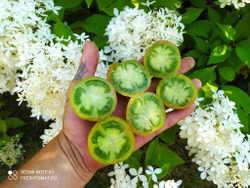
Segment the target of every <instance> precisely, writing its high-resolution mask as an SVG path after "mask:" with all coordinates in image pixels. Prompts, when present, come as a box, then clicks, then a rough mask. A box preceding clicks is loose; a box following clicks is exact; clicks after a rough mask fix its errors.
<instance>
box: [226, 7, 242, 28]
mask: <svg viewBox="0 0 250 188" xmlns="http://www.w3.org/2000/svg"><path fill="white" fill-rule="evenodd" d="M239 13H240V11H239V10H238V9H233V10H232V11H231V12H230V13H229V14H228V15H227V17H226V18H225V20H224V21H223V24H224V25H233V24H234V23H235V22H236V21H237V20H238V19H239Z"/></svg>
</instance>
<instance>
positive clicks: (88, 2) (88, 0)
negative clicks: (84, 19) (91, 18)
mask: <svg viewBox="0 0 250 188" xmlns="http://www.w3.org/2000/svg"><path fill="white" fill-rule="evenodd" d="M92 2H93V0H86V3H87V6H88V8H89V7H90V5H91V4H92Z"/></svg>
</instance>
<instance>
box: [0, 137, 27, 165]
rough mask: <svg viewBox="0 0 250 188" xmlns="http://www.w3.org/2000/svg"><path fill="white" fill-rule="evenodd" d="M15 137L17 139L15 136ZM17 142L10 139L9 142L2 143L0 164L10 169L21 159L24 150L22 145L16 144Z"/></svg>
mask: <svg viewBox="0 0 250 188" xmlns="http://www.w3.org/2000/svg"><path fill="white" fill-rule="evenodd" d="M16 137H18V136H17V135H16ZM18 141H19V140H16V139H13V138H12V139H11V142H5V141H2V142H3V144H4V146H1V149H0V162H1V163H4V164H6V165H8V166H9V167H12V166H13V165H14V164H16V163H17V162H18V159H19V158H21V157H22V155H23V152H24V150H22V148H23V146H22V144H18Z"/></svg>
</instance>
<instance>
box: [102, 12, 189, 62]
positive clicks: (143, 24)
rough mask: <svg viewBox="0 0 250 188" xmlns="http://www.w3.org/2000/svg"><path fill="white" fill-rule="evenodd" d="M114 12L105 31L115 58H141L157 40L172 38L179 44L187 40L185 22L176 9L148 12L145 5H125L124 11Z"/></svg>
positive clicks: (117, 59) (118, 60)
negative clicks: (140, 6) (144, 7)
mask: <svg viewBox="0 0 250 188" xmlns="http://www.w3.org/2000/svg"><path fill="white" fill-rule="evenodd" d="M114 14H115V17H114V18H112V20H111V21H110V22H109V25H108V26H107V28H106V33H105V34H106V35H107V36H108V38H109V44H110V48H111V49H112V50H113V51H115V53H114V54H113V55H114V56H113V58H114V61H115V62H120V61H123V60H128V59H134V60H138V59H140V58H141V57H143V56H144V54H145V52H146V50H147V49H148V48H149V47H150V46H151V45H152V44H153V43H154V42H155V41H157V40H168V41H171V42H173V43H174V44H176V45H177V46H179V44H180V43H182V42H183V30H184V25H183V24H182V23H181V22H180V21H181V19H182V17H181V16H180V15H179V14H178V13H177V12H176V11H175V10H169V9H168V8H161V9H159V10H158V11H155V10H150V11H149V12H148V13H145V12H144V10H143V9H139V10H138V9H137V8H134V9H132V8H128V7H125V9H124V11H122V12H120V14H119V13H118V10H117V9H114Z"/></svg>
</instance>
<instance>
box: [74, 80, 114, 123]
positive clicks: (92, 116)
mask: <svg viewBox="0 0 250 188" xmlns="http://www.w3.org/2000/svg"><path fill="white" fill-rule="evenodd" d="M70 104H71V106H72V108H73V110H74V111H75V113H76V114H77V115H78V116H79V117H81V118H83V119H86V120H90V121H98V120H101V119H103V118H106V117H107V116H109V115H111V114H112V113H113V112H114V110H115V107H116V104H117V99H116V93H115V90H114V88H113V86H112V85H111V84H110V83H109V82H108V81H107V80H105V79H103V78H99V77H95V76H93V77H88V78H85V79H83V80H81V81H80V82H78V83H77V84H76V85H75V86H74V87H73V89H72V91H71V94H70Z"/></svg>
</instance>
